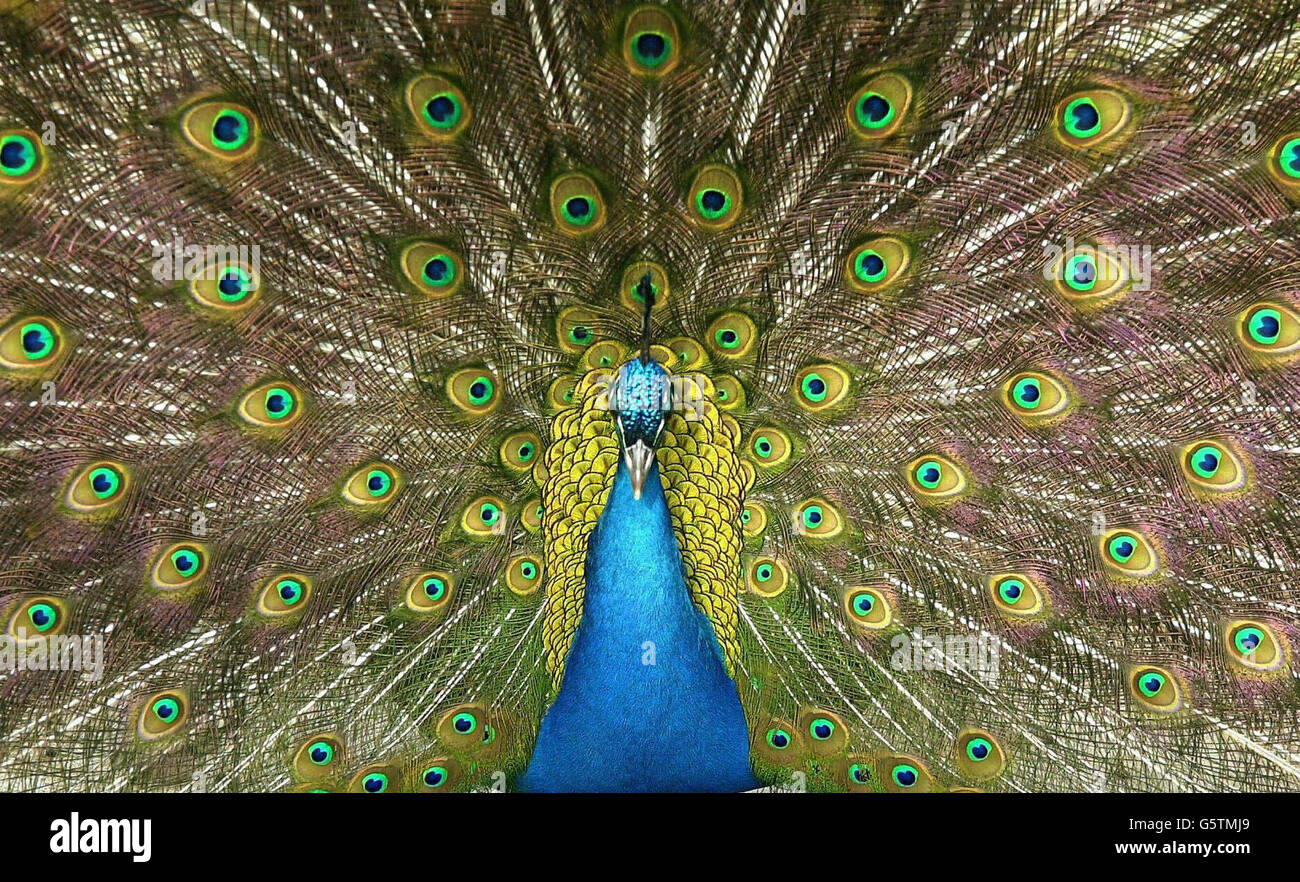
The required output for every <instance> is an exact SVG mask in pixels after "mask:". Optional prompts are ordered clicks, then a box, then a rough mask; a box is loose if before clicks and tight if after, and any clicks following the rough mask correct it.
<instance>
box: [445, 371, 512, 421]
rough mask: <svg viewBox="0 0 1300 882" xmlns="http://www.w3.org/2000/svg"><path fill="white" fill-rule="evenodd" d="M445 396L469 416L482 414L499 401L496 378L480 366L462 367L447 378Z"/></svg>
mask: <svg viewBox="0 0 1300 882" xmlns="http://www.w3.org/2000/svg"><path fill="white" fill-rule="evenodd" d="M447 397H448V398H449V399H450V400H451V402H452V404H454V405H456V406H457V407H459V408H460V409H461V410H463V411H465V412H466V413H468V414H469V415H471V416H482V415H483V414H486V413H489V412H490V411H492V410H494V409H495V408H496V406H497V404H498V403H499V402H500V396H498V395H497V380H496V377H495V376H493V374H492V373H490V372H489V371H485V370H483V369H482V368H463V369H461V370H459V371H456V372H455V373H453V374H452V375H451V376H450V377H448V378H447Z"/></svg>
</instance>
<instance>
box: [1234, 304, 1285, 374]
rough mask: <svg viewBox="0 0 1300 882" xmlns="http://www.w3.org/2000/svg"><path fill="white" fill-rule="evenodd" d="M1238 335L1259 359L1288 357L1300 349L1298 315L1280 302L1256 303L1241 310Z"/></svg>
mask: <svg viewBox="0 0 1300 882" xmlns="http://www.w3.org/2000/svg"><path fill="white" fill-rule="evenodd" d="M1237 336H1238V338H1239V339H1240V340H1241V342H1242V343H1243V344H1244V345H1245V347H1246V349H1247V351H1249V352H1250V353H1251V354H1253V355H1255V356H1257V357H1259V358H1260V360H1269V361H1272V360H1274V359H1276V360H1277V361H1289V360H1290V359H1291V358H1292V357H1294V356H1295V355H1296V353H1298V352H1300V316H1297V315H1296V313H1295V312H1294V311H1292V310H1291V308H1290V307H1288V306H1285V305H1283V304H1282V303H1278V302H1268V301H1265V302H1261V303H1256V304H1253V305H1252V306H1250V307H1248V308H1247V309H1246V310H1245V311H1244V312H1242V313H1241V314H1240V316H1239V318H1238V321H1237Z"/></svg>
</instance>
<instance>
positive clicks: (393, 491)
mask: <svg viewBox="0 0 1300 882" xmlns="http://www.w3.org/2000/svg"><path fill="white" fill-rule="evenodd" d="M401 486H402V478H401V475H400V474H398V472H397V470H396V469H394V468H393V467H392V466H390V465H388V464H386V463H382V462H372V463H368V464H366V465H363V466H362V467H361V468H359V469H357V470H356V471H355V472H353V473H352V474H351V475H349V476H348V479H347V480H346V481H344V482H343V499H344V501H345V502H348V503H350V504H352V505H356V506H363V507H370V508H373V507H376V506H382V505H386V504H387V503H389V502H392V501H393V497H395V496H396V495H397V491H398V490H400V489H401Z"/></svg>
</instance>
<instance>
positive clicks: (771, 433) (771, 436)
mask: <svg viewBox="0 0 1300 882" xmlns="http://www.w3.org/2000/svg"><path fill="white" fill-rule="evenodd" d="M792 452H793V447H792V445H791V443H790V436H789V435H787V434H786V433H785V432H783V431H781V430H780V429H778V428H776V427H775V426H761V427H759V428H757V429H755V430H754V432H753V434H752V435H750V438H749V454H750V456H751V457H752V458H753V460H754V462H755V463H756V464H757V465H759V466H762V467H763V468H772V467H774V466H778V465H781V464H783V463H785V462H786V461H787V460H789V459H790V455H791V453H792Z"/></svg>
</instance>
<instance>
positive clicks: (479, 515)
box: [460, 496, 506, 538]
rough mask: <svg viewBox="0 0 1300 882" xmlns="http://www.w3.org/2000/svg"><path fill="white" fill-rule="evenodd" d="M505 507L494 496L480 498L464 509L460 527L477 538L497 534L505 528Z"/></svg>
mask: <svg viewBox="0 0 1300 882" xmlns="http://www.w3.org/2000/svg"><path fill="white" fill-rule="evenodd" d="M505 518H506V506H505V503H504V502H502V501H501V500H500V499H497V498H496V497H495V496H480V497H479V498H478V499H475V500H474V501H473V502H471V503H470V504H469V505H467V506H466V507H465V513H464V514H463V515H461V518H460V525H461V527H462V529H464V530H465V532H466V533H469V534H470V535H471V536H474V537H477V538H483V537H486V536H493V535H496V534H499V533H500V532H501V531H502V529H503V528H504V527H505Z"/></svg>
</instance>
